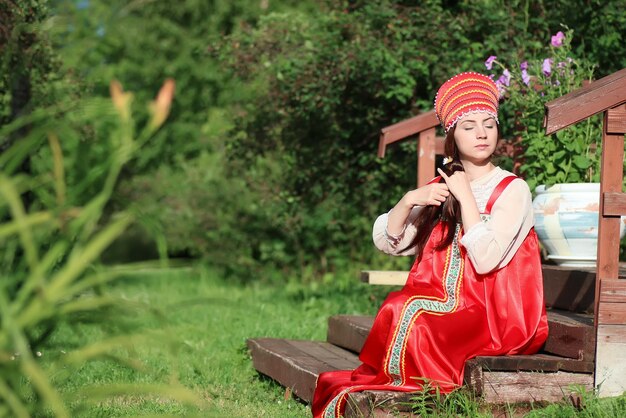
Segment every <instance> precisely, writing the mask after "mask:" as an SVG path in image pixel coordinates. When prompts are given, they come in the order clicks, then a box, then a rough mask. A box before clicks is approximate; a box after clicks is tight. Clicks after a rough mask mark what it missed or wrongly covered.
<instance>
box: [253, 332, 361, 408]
mask: <svg viewBox="0 0 626 418" xmlns="http://www.w3.org/2000/svg"><path fill="white" fill-rule="evenodd" d="M247 344H248V348H249V349H250V352H251V355H252V362H253V365H254V368H255V369H256V370H258V371H259V372H261V373H263V374H265V375H267V376H269V377H271V378H272V379H274V380H276V381H278V382H279V383H280V384H281V385H283V386H285V387H288V388H291V389H292V390H293V393H294V394H295V395H296V396H298V397H299V398H301V399H303V400H305V401H307V402H311V401H312V400H313V391H314V390H315V383H316V381H317V376H318V375H319V374H320V373H322V372H325V371H330V370H351V369H354V368H355V367H357V366H358V365H359V364H360V362H359V360H358V358H357V356H356V355H354V354H353V353H350V352H349V351H347V350H343V349H341V348H339V347H335V346H333V345H332V344H329V343H326V342H321V341H299V340H281V339H275V338H257V339H249V340H248V341H247Z"/></svg>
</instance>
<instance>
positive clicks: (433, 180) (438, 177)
mask: <svg viewBox="0 0 626 418" xmlns="http://www.w3.org/2000/svg"><path fill="white" fill-rule="evenodd" d="M440 181H441V176H437V177H435V178H434V179H432V180H431V181H429V182H428V183H426V184H433V183H439V182H440Z"/></svg>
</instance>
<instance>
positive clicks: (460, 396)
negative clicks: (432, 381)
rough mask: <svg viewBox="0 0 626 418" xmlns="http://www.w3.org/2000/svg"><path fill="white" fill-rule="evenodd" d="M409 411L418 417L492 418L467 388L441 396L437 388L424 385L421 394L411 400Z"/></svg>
mask: <svg viewBox="0 0 626 418" xmlns="http://www.w3.org/2000/svg"><path fill="white" fill-rule="evenodd" d="M411 409H412V411H413V413H415V414H416V415H417V416H420V417H473V418H487V417H490V416H492V415H491V413H488V412H486V411H485V409H486V408H485V407H484V405H481V402H480V399H477V398H476V396H475V395H474V394H473V393H472V392H471V390H469V389H468V388H460V389H457V390H454V391H452V392H451V393H449V394H446V395H443V394H441V393H440V392H439V390H438V388H436V387H435V388H432V387H430V385H428V384H427V385H426V386H425V387H424V390H423V391H422V392H419V393H416V394H415V395H414V396H413V397H412V398H411Z"/></svg>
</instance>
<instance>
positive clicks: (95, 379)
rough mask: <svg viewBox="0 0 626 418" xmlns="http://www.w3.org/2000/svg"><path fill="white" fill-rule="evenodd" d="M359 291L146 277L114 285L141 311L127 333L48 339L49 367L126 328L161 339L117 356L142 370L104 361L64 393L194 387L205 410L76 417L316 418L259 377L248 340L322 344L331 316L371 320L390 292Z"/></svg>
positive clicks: (207, 276)
mask: <svg viewBox="0 0 626 418" xmlns="http://www.w3.org/2000/svg"><path fill="white" fill-rule="evenodd" d="M354 282H355V283H354V288H352V289H347V288H346V289H341V286H336V285H335V286H330V285H328V286H324V285H320V284H318V285H316V286H313V285H312V286H308V287H304V286H302V285H297V284H295V283H285V284H284V285H280V286H278V285H261V284H258V283H257V284H254V285H249V286H243V285H240V284H237V283H233V282H227V281H224V280H220V279H219V278H217V277H216V276H215V275H214V274H211V272H210V271H208V270H207V269H203V268H193V269H192V268H187V269H180V270H178V271H169V272H161V273H158V272H149V273H148V272H146V273H145V274H140V275H137V276H134V277H129V278H125V279H123V280H121V281H120V282H117V284H116V285H115V286H114V287H113V288H112V290H111V292H112V293H114V294H115V295H118V296H121V297H122V298H124V299H125V300H126V301H129V302H132V303H135V304H136V308H135V309H132V308H130V309H129V308H125V310H124V313H123V316H122V323H123V325H124V326H125V328H124V329H121V330H120V329H118V327H113V325H112V324H113V323H114V322H115V321H113V320H112V321H111V324H93V325H88V326H83V327H81V328H79V329H78V331H74V330H71V329H70V328H69V327H63V328H61V329H59V330H58V331H57V332H56V333H55V334H54V335H53V337H52V338H51V342H50V344H49V349H48V350H47V351H48V352H44V353H43V356H42V359H53V358H55V357H56V356H59V355H62V353H63V352H64V351H68V348H69V347H72V346H78V345H79V344H81V343H82V344H84V343H85V342H86V341H88V340H92V339H96V338H98V337H101V336H102V334H103V333H105V332H110V333H111V332H112V333H123V332H124V331H125V330H126V328H127V329H131V330H135V331H138V332H149V333H153V332H155V333H157V335H156V337H154V338H152V339H147V340H146V341H142V342H140V343H138V344H136V346H135V347H134V350H135V352H130V353H127V352H125V351H124V350H120V352H119V355H120V357H126V356H128V355H130V356H131V357H133V358H135V359H138V360H140V363H141V370H136V369H135V368H131V367H123V366H120V365H117V364H115V363H114V362H110V361H104V360H103V361H97V362H92V363H90V364H88V365H86V366H84V367H82V368H81V369H80V370H79V372H78V373H75V375H74V376H72V379H71V380H70V382H71V383H69V384H68V385H67V386H66V389H67V390H68V391H69V389H80V388H82V387H90V386H96V387H97V386H99V385H104V384H110V383H115V382H135V383H142V384H151V383H155V382H159V383H167V382H169V381H176V382H181V383H182V384H184V385H185V386H188V387H192V388H193V389H194V390H195V391H197V392H198V393H199V394H200V396H201V398H202V399H203V401H204V403H205V404H204V405H203V406H202V407H201V408H198V407H194V406H189V405H183V404H181V403H178V402H173V401H168V400H167V399H166V398H159V397H155V396H145V395H127V396H119V397H117V398H115V399H114V400H113V401H110V400H109V401H105V402H103V403H101V404H98V405H94V406H93V408H92V409H90V410H79V411H75V412H76V413H77V414H79V415H83V416H90V417H91V416H103V417H104V416H137V415H145V414H156V413H166V414H171V415H176V416H180V415H193V414H195V415H198V416H229V417H300V416H302V417H304V416H309V415H310V410H309V408H308V407H307V406H306V405H304V404H303V403H301V402H299V401H297V400H294V399H285V396H284V393H285V392H284V388H281V387H280V386H279V385H277V384H276V383H275V382H273V381H271V380H270V379H267V378H264V377H262V376H260V375H259V374H258V373H257V372H256V371H255V370H254V369H253V367H252V364H251V361H250V358H249V354H248V352H247V348H246V344H245V342H246V339H247V338H251V337H257V336H258V337H260V336H272V337H280V338H297V339H319V340H323V339H325V336H326V321H327V318H328V316H329V315H331V314H335V313H363V312H369V313H373V312H375V311H376V308H377V307H378V306H379V304H380V302H381V300H382V298H383V296H384V293H385V291H384V290H383V289H381V288H376V289H374V288H371V287H368V286H366V285H363V284H360V283H358V282H357V279H356V278H355V280H354ZM344 287H345V286H344ZM359 292H361V296H359V295H358V293H359ZM331 295H332V297H329V296H331ZM111 327H112V329H109V328H111ZM159 333H160V334H159Z"/></svg>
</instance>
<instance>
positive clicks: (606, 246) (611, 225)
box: [594, 80, 626, 324]
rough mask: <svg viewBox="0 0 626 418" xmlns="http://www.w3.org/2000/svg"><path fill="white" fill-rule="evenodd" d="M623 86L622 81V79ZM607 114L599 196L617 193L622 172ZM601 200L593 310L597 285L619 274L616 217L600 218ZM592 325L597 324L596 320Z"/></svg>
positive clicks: (620, 144) (620, 149) (619, 147)
mask: <svg viewBox="0 0 626 418" xmlns="http://www.w3.org/2000/svg"><path fill="white" fill-rule="evenodd" d="M624 84H625V85H626V80H624ZM607 113H608V112H605V114H604V125H603V126H604V127H605V128H604V132H603V134H602V157H601V165H600V196H606V193H621V191H622V173H623V170H624V135H620V134H618V135H613V134H609V133H607V132H606V119H607ZM604 204H605V200H604V199H600V211H599V221H598V261H597V270H596V289H595V309H594V312H596V314H597V312H598V303H600V282H601V281H602V280H604V279H617V278H618V275H619V246H620V236H619V225H620V221H621V219H620V218H619V217H617V216H614V217H607V216H604V215H603V214H604ZM596 324H598V321H597V318H596Z"/></svg>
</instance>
